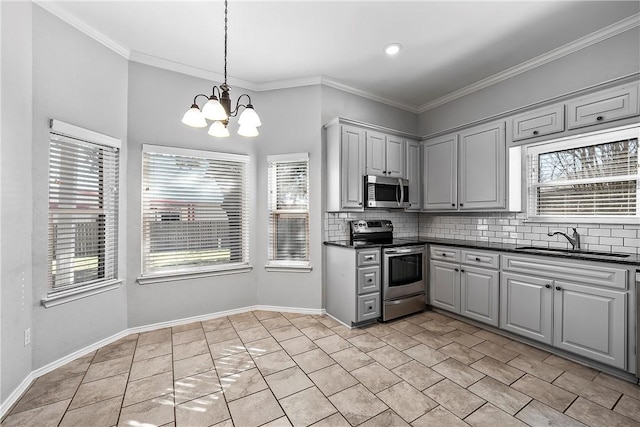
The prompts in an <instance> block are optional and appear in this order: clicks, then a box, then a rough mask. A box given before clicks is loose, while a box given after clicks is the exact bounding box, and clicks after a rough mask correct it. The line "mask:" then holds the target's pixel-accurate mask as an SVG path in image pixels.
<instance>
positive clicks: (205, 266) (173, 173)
mask: <svg viewBox="0 0 640 427" xmlns="http://www.w3.org/2000/svg"><path fill="white" fill-rule="evenodd" d="M248 163H249V157H248V156H243V155H236V154H225V153H214V152H208V151H199V150H187V149H180V148H172V147H161V146H154V145H144V146H143V171H142V181H143V183H142V276H143V278H144V277H145V276H166V275H181V274H192V273H203V272H209V273H211V272H216V271H218V272H219V271H227V272H228V271H229V270H235V269H238V270H240V271H243V269H244V270H246V269H247V268H248V264H249V216H248V211H247V209H248V208H247V206H248V184H247V168H248ZM140 282H141V283H143V282H144V281H143V280H141V281H140Z"/></svg>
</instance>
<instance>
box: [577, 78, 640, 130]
mask: <svg viewBox="0 0 640 427" xmlns="http://www.w3.org/2000/svg"><path fill="white" fill-rule="evenodd" d="M638 109H639V105H638V84H637V83H635V84H630V85H625V86H621V87H616V88H611V89H607V90H603V91H601V92H597V93H594V94H591V95H588V96H584V97H581V98H578V99H575V100H573V101H569V102H568V103H567V110H568V111H567V113H568V128H569V129H575V128H580V127H583V126H589V125H594V124H598V123H605V122H609V121H612V120H618V119H623V118H625V117H632V116H636V115H638V113H640V111H638Z"/></svg>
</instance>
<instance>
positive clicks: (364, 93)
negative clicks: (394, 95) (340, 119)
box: [321, 76, 418, 114]
mask: <svg viewBox="0 0 640 427" xmlns="http://www.w3.org/2000/svg"><path fill="white" fill-rule="evenodd" d="M321 84H322V85H324V86H329V87H332V88H334V89H339V90H341V91H343V92H348V93H351V94H354V95H358V96H361V97H363V98H367V99H370V100H372V101H377V102H381V103H383V104H387V105H390V106H392V107H396V108H400V109H401V110H406V111H409V112H411V113H414V114H417V113H418V109H417V108H416V106H415V105H409V104H405V103H402V102H398V101H395V100H392V99H389V98H384V97H382V96H378V95H374V94H372V93H371V92H367V91H365V90H362V89H358V88H356V87H353V86H349V85H347V84H344V83H342V82H339V81H338V80H333V79H331V78H328V77H325V76H322V83H321Z"/></svg>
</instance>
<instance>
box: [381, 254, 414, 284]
mask: <svg viewBox="0 0 640 427" xmlns="http://www.w3.org/2000/svg"><path fill="white" fill-rule="evenodd" d="M421 280H422V254H421V253H420V254H411V255H398V256H392V257H390V258H389V287H393V286H403V285H408V284H409V283H414V282H419V281H421Z"/></svg>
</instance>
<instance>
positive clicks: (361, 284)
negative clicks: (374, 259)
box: [358, 265, 380, 295]
mask: <svg viewBox="0 0 640 427" xmlns="http://www.w3.org/2000/svg"><path fill="white" fill-rule="evenodd" d="M379 290H380V266H377V265H376V266H373V267H361V268H358V295H362V294H367V293H370V292H376V291H379Z"/></svg>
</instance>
